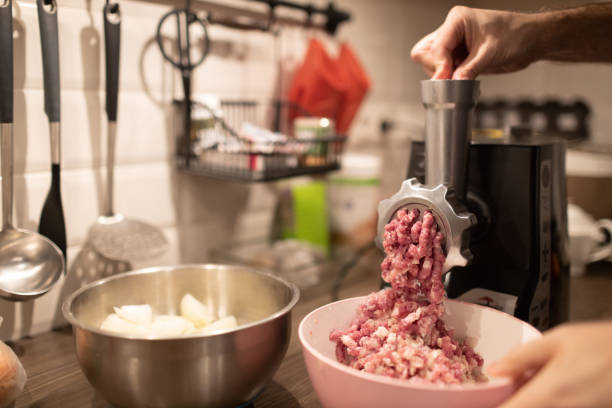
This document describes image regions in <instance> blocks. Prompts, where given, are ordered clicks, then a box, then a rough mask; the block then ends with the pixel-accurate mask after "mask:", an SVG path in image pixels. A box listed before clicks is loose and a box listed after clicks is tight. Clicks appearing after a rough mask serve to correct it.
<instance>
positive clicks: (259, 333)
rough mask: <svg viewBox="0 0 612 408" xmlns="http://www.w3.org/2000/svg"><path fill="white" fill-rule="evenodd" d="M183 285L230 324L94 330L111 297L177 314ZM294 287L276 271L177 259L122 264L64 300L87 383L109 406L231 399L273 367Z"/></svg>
mask: <svg viewBox="0 0 612 408" xmlns="http://www.w3.org/2000/svg"><path fill="white" fill-rule="evenodd" d="M187 292H189V293H191V294H193V295H194V296H195V297H197V298H198V299H204V301H205V303H206V304H207V305H208V306H209V307H211V308H212V309H213V311H215V312H217V313H220V314H222V315H225V314H232V315H234V316H236V318H237V319H238V323H239V325H240V326H239V327H238V328H237V329H234V330H231V331H228V332H225V333H221V334H217V335H210V336H202V335H190V336H185V337H173V338H163V339H160V338H157V339H155V338H137V337H134V336H130V335H122V334H118V333H112V332H108V331H104V330H100V329H99V327H100V323H101V322H102V320H103V319H104V318H105V317H106V315H108V314H109V313H112V312H113V306H121V305H127V304H144V303H149V304H151V306H152V307H153V310H154V312H155V313H170V314H174V313H176V314H178V307H179V302H180V299H181V297H182V296H183V295H184V294H185V293H187ZM298 298H299V290H298V289H297V287H296V286H295V285H293V284H291V283H289V282H286V281H284V280H282V279H280V278H278V277H276V276H273V275H270V274H267V273H262V272H258V271H256V270H253V269H251V268H247V267H240V266H229V265H185V266H175V267H159V268H150V269H142V270H137V271H133V272H127V273H123V274H120V275H116V276H113V277H110V278H106V279H102V280H99V281H96V282H93V283H91V284H89V285H87V286H85V287H83V288H81V289H79V290H77V291H76V292H75V293H74V294H72V295H71V296H70V298H69V299H68V300H66V302H65V303H64V304H63V307H62V309H63V312H64V316H65V317H66V319H68V321H69V322H70V323H71V324H72V326H73V330H74V335H75V341H76V353H77V357H78V360H79V363H80V365H81V369H82V370H83V372H84V373H85V375H86V377H87V379H88V380H89V382H90V383H91V384H92V385H93V387H94V388H95V389H96V390H97V391H98V392H99V393H100V394H101V395H102V396H103V397H104V398H105V399H106V400H108V401H109V402H111V403H112V404H114V405H115V406H118V407H126V408H127V407H130V408H131V407H198V408H202V407H235V406H239V405H241V404H243V403H245V402H247V401H249V400H251V399H253V398H254V397H255V396H257V394H258V393H259V392H260V391H261V390H262V389H263V387H264V385H265V383H266V382H267V381H268V380H269V379H270V378H271V377H272V375H273V374H274V372H275V371H276V370H277V368H278V367H279V365H280V363H281V361H282V359H283V357H284V355H285V352H286V351H287V347H288V344H289V338H290V336H291V309H292V308H293V306H294V305H295V304H296V302H297V301H298Z"/></svg>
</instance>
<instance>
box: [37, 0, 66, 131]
mask: <svg viewBox="0 0 612 408" xmlns="http://www.w3.org/2000/svg"><path fill="white" fill-rule="evenodd" d="M45 3H50V4H49V5H48V6H46V5H45ZM36 4H37V7H38V25H39V27H40V43H41V46H42V47H41V48H42V61H43V81H44V85H45V112H46V113H47V116H48V117H49V122H59V121H60V78H59V40H58V34H57V1H56V0H52V1H50V2H49V1H45V0H36Z"/></svg>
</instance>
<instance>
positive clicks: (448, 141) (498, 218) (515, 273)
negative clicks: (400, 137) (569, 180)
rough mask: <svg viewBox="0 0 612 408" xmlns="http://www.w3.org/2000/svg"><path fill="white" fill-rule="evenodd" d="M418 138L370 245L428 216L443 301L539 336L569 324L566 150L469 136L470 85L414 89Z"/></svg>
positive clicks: (473, 86)
mask: <svg viewBox="0 0 612 408" xmlns="http://www.w3.org/2000/svg"><path fill="white" fill-rule="evenodd" d="M421 85H422V87H421V90H422V99H423V105H424V107H425V118H426V119H425V140H424V142H421V141H415V142H412V146H411V154H410V161H409V166H408V167H409V168H408V179H407V180H406V181H404V182H403V183H402V185H401V188H400V190H399V191H398V192H397V193H396V194H394V195H393V196H392V197H390V198H388V199H386V200H383V201H381V203H380V204H379V208H378V238H377V239H378V241H379V242H380V241H382V237H383V233H384V227H385V225H386V224H387V223H388V222H389V221H390V220H391V219H392V218H393V217H394V215H395V213H396V212H397V211H398V210H399V209H400V208H405V207H409V208H418V209H421V210H424V209H428V210H430V211H431V212H432V213H433V215H434V218H435V219H436V221H437V223H438V227H439V228H440V230H441V231H442V232H443V233H444V235H445V237H446V238H445V243H444V249H445V253H446V256H447V258H446V262H445V264H444V267H443V272H445V275H444V283H445V287H446V291H447V294H448V296H449V297H451V298H458V299H462V300H465V301H468V302H472V303H479V304H484V305H487V306H491V307H494V308H497V309H499V310H502V311H505V312H507V313H510V314H513V315H515V316H516V317H518V318H520V319H522V320H524V321H527V322H529V323H531V324H532V325H534V326H535V327H537V328H539V329H546V328H549V327H551V326H553V325H555V324H558V323H561V322H563V321H565V320H567V315H568V298H569V296H568V283H569V262H568V257H567V213H566V212H567V198H566V190H565V146H564V144H563V142H562V141H561V140H558V139H555V138H551V137H543V136H533V135H531V134H527V135H525V134H522V135H518V136H516V135H513V134H506V135H504V136H501V137H500V136H499V132H497V133H495V137H493V138H491V137H487V136H479V137H472V114H473V108H474V106H475V105H476V101H477V98H478V95H479V89H480V88H479V85H480V84H479V81H477V80H425V81H422V84H421Z"/></svg>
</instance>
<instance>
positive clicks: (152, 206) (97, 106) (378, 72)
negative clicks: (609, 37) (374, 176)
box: [0, 0, 612, 339]
mask: <svg viewBox="0 0 612 408" xmlns="http://www.w3.org/2000/svg"><path fill="white" fill-rule="evenodd" d="M120 2H121V6H122V14H123V20H122V43H121V78H120V79H121V82H120V98H119V126H118V140H117V169H116V176H115V177H116V186H115V188H116V190H115V197H116V201H115V207H116V209H117V211H119V212H122V213H124V214H126V215H128V216H132V217H138V218H140V219H143V220H145V221H148V222H150V223H152V224H154V225H157V226H159V227H160V228H163V230H164V231H165V233H166V235H167V237H168V239H169V241H170V243H171V248H170V250H169V252H168V253H167V254H165V255H164V256H163V257H161V258H160V259H156V260H151V262H149V263H143V264H141V265H135V266H136V267H138V266H147V264H149V265H150V264H175V263H182V262H205V261H207V259H208V257H209V255H208V254H209V251H210V250H214V249H217V248H220V247H224V246H227V245H228V244H229V243H231V242H235V241H238V240H248V239H253V238H257V237H258V236H261V234H264V233H266V232H267V231H268V229H269V225H270V222H271V219H272V212H273V207H274V204H275V201H276V192H275V190H276V187H275V185H274V184H266V185H253V186H251V185H247V184H240V183H227V182H219V181H213V180H208V179H202V178H199V177H194V176H189V175H184V174H178V173H177V172H176V171H175V170H174V168H173V162H172V154H173V153H172V152H173V144H174V142H173V137H172V134H171V132H170V129H171V128H172V110H171V101H172V99H173V98H174V97H179V98H180V97H182V87H181V84H180V76H179V74H178V72H177V71H176V70H175V69H174V68H172V67H171V66H170V64H168V63H166V62H165V61H164V60H163V58H162V57H161V54H160V52H159V50H158V48H157V46H156V43H155V30H156V26H157V23H158V19H159V18H160V17H161V15H162V14H163V13H164V12H165V11H167V10H168V9H169V8H170V7H171V5H172V4H174V5H182V4H183V2H182V1H181V0H150V1H145V0H120ZM13 3H14V15H15V20H14V26H15V40H14V47H15V60H14V65H15V86H16V90H15V107H16V114H15V138H16V140H15V171H16V179H15V203H16V209H15V213H16V221H17V223H18V225H20V226H23V227H27V228H31V229H36V228H37V223H38V218H39V214H40V209H41V207H42V202H43V200H44V198H45V195H46V193H47V189H48V187H49V183H50V174H49V140H48V128H47V119H46V117H45V115H44V113H43V93H42V68H41V57H40V40H39V32H38V21H37V15H36V8H35V3H34V0H16V1H15V0H14V1H13ZM233 3H236V4H240V5H243V6H248V7H255V8H256V7H259V5H256V4H253V3H249V2H245V1H243V0H242V1H241V0H233ZM317 3H319V4H322V5H325V4H326V1H324V0H319V1H317ZM472 3H473V5H476V6H479V7H496V8H502V7H512V8H516V9H536V8H539V7H540V6H541V5H542V4H544V1H543V0H542V1H534V2H532V1H528V0H521V1H512V2H511V1H508V0H479V1H474V2H471V4H472ZM547 3H548V4H551V3H554V4H561V2H554V1H549V2H547ZM103 4H104V1H103V0H87V1H83V0H61V1H60V9H59V23H60V26H59V33H60V65H61V67H60V71H61V85H62V94H61V95H62V155H63V157H62V166H63V172H62V193H63V202H64V210H65V215H66V224H67V230H68V242H69V245H70V248H69V259H70V267H69V274H68V276H67V277H66V278H65V279H63V280H62V282H60V283H59V284H58V286H57V287H56V288H54V289H53V291H52V292H50V293H49V294H47V295H45V296H43V297H41V298H40V299H38V300H36V301H35V302H30V303H22V304H14V303H10V302H4V301H0V315H2V316H3V317H4V324H3V326H2V327H1V328H0V338H2V339H7V338H16V337H20V336H22V335H26V334H32V333H38V332H41V331H44V330H48V329H49V328H50V327H51V326H52V325H57V324H61V323H62V322H63V320H62V319H61V316H60V313H59V306H60V305H61V301H62V300H63V299H64V298H65V297H66V296H67V295H68V294H69V293H70V292H71V291H73V290H74V289H76V288H77V287H79V286H80V285H82V284H83V283H84V282H88V281H91V280H93V279H95V278H97V277H101V276H103V275H104V273H105V272H104V271H103V270H100V265H99V263H96V262H95V261H96V259H95V258H92V257H91V254H90V253H89V251H87V247H86V246H85V247H83V246H82V245H83V244H84V242H85V239H86V234H87V230H88V228H89V226H90V225H91V224H92V223H93V222H94V221H95V217H96V216H97V214H98V213H99V211H100V209H101V208H102V202H103V201H102V200H103V199H104V194H105V193H104V190H103V188H104V172H103V161H104V157H105V154H106V146H105V140H106V137H105V133H106V115H105V112H104V54H103V47H104V43H103V29H102V13H101V10H102V6H103ZM194 4H197V3H196V2H194ZM336 4H337V5H338V6H340V7H345V8H347V9H349V10H350V11H351V12H352V13H353V21H352V22H351V23H349V24H347V25H345V26H343V27H342V28H341V29H340V32H339V34H338V36H337V38H338V39H339V40H341V41H342V40H345V41H349V42H350V43H351V44H352V45H353V47H354V48H355V50H356V51H357V53H358V54H359V55H360V57H361V59H362V62H363V64H364V66H365V67H366V69H367V71H368V72H369V74H370V76H371V78H372V82H373V88H372V90H371V93H370V95H369V97H368V98H367V99H366V101H365V103H364V106H363V108H362V110H361V111H360V113H359V115H358V117H357V118H356V121H355V125H354V126H353V129H352V134H351V139H350V142H349V146H351V148H355V149H359V148H360V147H363V146H369V150H370V151H380V152H381V154H383V155H384V159H385V161H384V162H385V168H384V181H385V183H384V189H385V192H387V193H390V192H392V191H393V190H394V189H395V188H396V185H397V183H398V182H399V181H401V179H402V176H403V174H405V167H406V164H407V154H408V150H407V145H408V141H409V140H410V139H412V138H418V137H421V133H422V108H421V106H420V96H419V92H420V90H419V83H418V81H419V80H420V79H423V78H425V76H424V74H423V73H422V71H421V69H420V67H419V66H417V65H416V64H414V63H412V62H411V61H410V59H409V55H410V48H411V47H412V45H413V44H414V43H415V42H416V41H417V40H418V39H419V38H420V37H421V36H423V35H424V34H427V33H428V32H430V31H431V30H433V29H435V28H436V27H437V26H438V25H439V24H440V23H441V22H442V20H443V18H444V16H445V14H446V12H447V11H448V10H449V9H450V8H451V7H452V5H453V2H452V1H450V0H431V1H428V2H422V1H417V0H381V1H373V0H338V1H337V2H336ZM210 34H211V36H212V38H213V48H212V52H211V54H210V56H209V57H208V58H207V59H206V61H205V63H204V64H203V65H202V66H200V67H199V68H198V69H196V71H195V72H194V74H193V93H194V95H195V97H197V95H198V94H202V93H217V94H219V95H221V96H222V97H228V98H230V97H231V98H258V99H267V98H270V97H271V96H273V95H274V94H275V92H277V74H278V67H277V62H278V57H279V53H278V52H277V51H276V50H281V52H280V55H282V56H283V58H282V61H283V66H282V71H283V75H282V76H283V89H284V90H285V91H286V88H287V84H288V80H289V78H290V74H291V72H293V70H294V69H295V68H296V67H297V66H298V64H299V63H300V62H301V58H302V55H303V52H304V50H305V47H306V42H307V39H308V36H309V35H317V36H321V35H320V34H315V33H309V32H307V31H305V30H302V29H297V28H288V29H285V30H283V31H282V34H281V35H280V36H279V37H278V38H276V39H275V38H274V37H273V36H272V35H270V34H265V33H255V32H248V33H245V32H238V31H233V30H230V29H227V28H223V27H217V26H215V27H212V28H211V29H210ZM327 42H328V46H329V49H330V51H331V52H333V51H334V50H335V49H336V48H337V42H336V41H327ZM611 70H612V68H610V67H609V66H578V67H573V68H571V69H570V68H568V67H565V66H559V65H553V64H545V63H544V64H535V65H534V66H533V67H530V68H529V69H528V70H526V71H524V72H522V73H517V74H512V75H508V76H504V77H486V78H484V79H483V89H484V94H485V95H510V96H519V95H525V94H532V95H537V96H542V97H544V96H547V95H560V96H563V97H568V98H573V97H583V98H585V99H587V100H589V101H590V102H591V103H592V106H593V107H594V120H593V128H594V130H595V134H596V136H598V137H599V135H601V137H602V138H603V137H608V136H607V134H608V133H611V132H612V119H610V118H612V115H610V114H609V113H610V112H612V96H611V95H612V93H611V92H610V89H609V86H606V84H607V83H608V82H607V81H605V80H597V81H595V80H588V79H587V78H599V79H604V78H607V77H610V76H611V75H612V71H611ZM384 118H388V119H394V120H395V121H396V123H397V126H396V128H395V129H394V131H393V132H392V133H391V134H390V139H389V141H388V143H389V145H388V146H390V148H388V149H387V150H384V149H382V148H381V146H383V145H381V144H380V141H381V139H380V136H379V133H380V132H379V124H380V121H381V120H382V119H384ZM372 146H374V147H375V148H377V149H376V150H375V149H374V148H373V147H372ZM83 248H85V250H83Z"/></svg>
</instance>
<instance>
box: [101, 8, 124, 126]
mask: <svg viewBox="0 0 612 408" xmlns="http://www.w3.org/2000/svg"><path fill="white" fill-rule="evenodd" d="M120 40H121V12H120V11H119V4H112V3H107V4H106V6H104V44H105V52H106V114H107V115H108V120H109V121H111V122H114V121H116V120H117V103H118V99H119V50H120Z"/></svg>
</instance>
